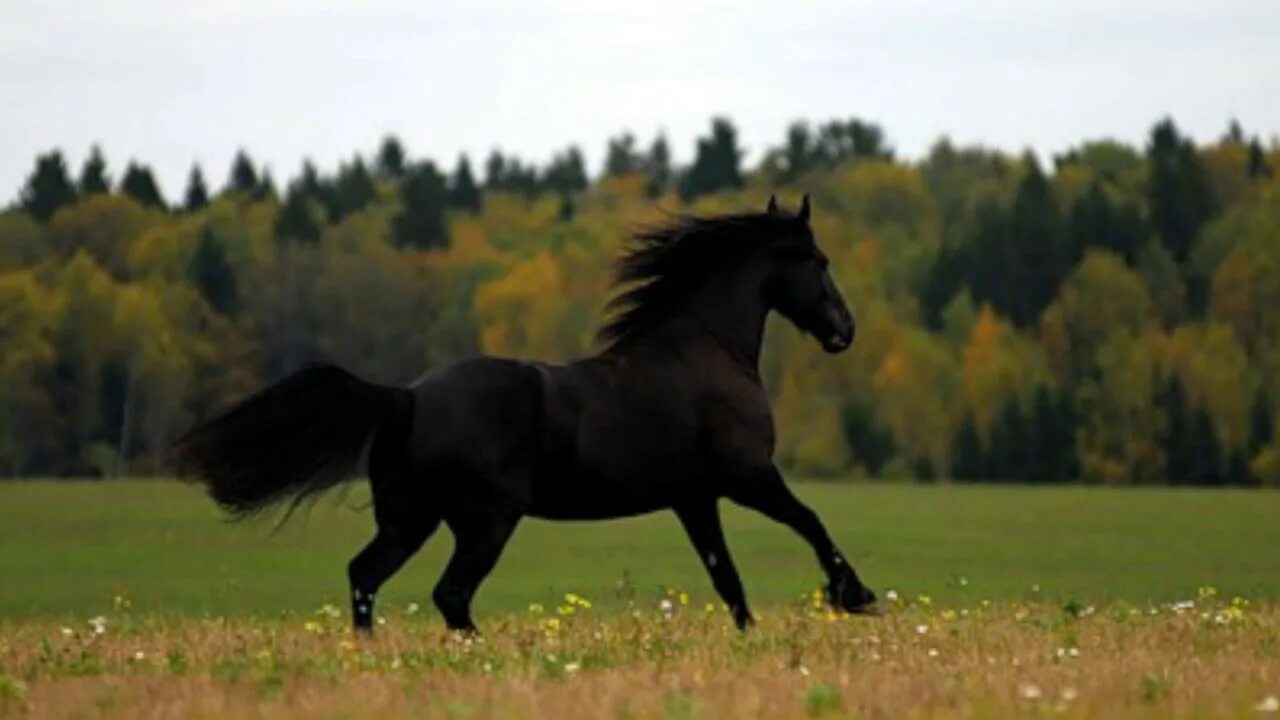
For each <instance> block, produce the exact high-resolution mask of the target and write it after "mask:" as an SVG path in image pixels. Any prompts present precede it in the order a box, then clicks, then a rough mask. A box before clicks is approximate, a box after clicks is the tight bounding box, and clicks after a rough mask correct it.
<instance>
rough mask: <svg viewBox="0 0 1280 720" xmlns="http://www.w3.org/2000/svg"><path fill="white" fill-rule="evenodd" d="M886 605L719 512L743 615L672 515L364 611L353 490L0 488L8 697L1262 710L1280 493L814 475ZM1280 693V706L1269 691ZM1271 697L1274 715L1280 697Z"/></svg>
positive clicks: (643, 708) (231, 703)
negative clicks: (352, 588)
mask: <svg viewBox="0 0 1280 720" xmlns="http://www.w3.org/2000/svg"><path fill="white" fill-rule="evenodd" d="M796 487H797V490H798V492H799V493H800V494H801V495H802V496H804V497H805V499H806V500H807V501H808V502H810V503H811V504H812V505H813V507H814V508H815V509H816V510H817V511H818V512H819V513H820V514H821V515H822V516H823V518H824V519H825V520H826V521H827V523H828V526H829V527H830V529H831V532H832V534H833V536H835V537H836V538H837V540H838V542H840V544H841V545H842V546H843V547H844V548H845V550H846V552H847V554H848V555H849V556H850V558H851V559H852V560H853V561H854V562H855V563H856V564H857V565H858V567H859V569H860V571H861V572H862V574H863V575H864V577H866V579H867V580H868V582H869V583H870V584H872V586H873V587H875V588H876V589H877V590H879V591H880V592H881V596H882V600H883V602H882V605H883V607H884V611H885V614H884V616H883V617H878V618H865V617H845V616H842V615H838V614H833V613H830V612H828V611H827V610H826V609H825V608H824V607H823V606H822V603H821V602H820V599H819V598H817V597H815V596H814V594H813V590H814V588H815V587H816V586H817V584H818V581H819V575H818V571H817V569H816V565H815V564H814V562H813V560H812V558H811V556H810V554H809V551H808V549H807V548H806V547H804V546H803V544H802V543H800V541H799V540H798V539H796V538H794V537H793V536H791V535H790V534H789V533H788V532H787V531H785V530H783V529H781V528H777V527H774V526H772V525H770V524H769V523H768V522H767V521H765V520H763V519H762V518H759V517H756V516H754V515H751V514H749V513H745V512H740V511H737V510H736V509H733V508H731V507H728V506H726V508H725V511H726V523H725V524H726V526H727V533H728V536H729V542H730V546H731V548H732V549H733V551H734V553H735V557H736V559H737V561H738V564H739V566H740V569H741V571H742V574H743V579H744V581H745V583H746V585H747V589H748V593H749V596H750V597H751V599H752V600H753V602H754V604H755V606H756V608H757V613H758V615H759V616H760V623H759V625H758V626H757V627H756V628H754V629H753V630H752V631H751V632H749V633H746V634H739V633H737V632H735V631H733V630H732V624H731V622H730V620H729V618H728V616H727V614H726V613H725V612H724V610H723V608H722V607H720V606H719V603H718V601H717V600H716V599H715V597H714V595H713V594H712V592H711V589H710V585H709V582H708V581H707V580H706V578H705V577H704V575H703V572H702V569H701V568H700V566H699V565H698V563H697V561H696V559H695V558H694V557H693V553H692V551H691V550H690V549H689V548H688V547H687V543H686V541H685V539H684V538H683V537H682V536H681V535H680V533H679V530H678V528H677V526H676V523H675V521H674V520H673V519H672V518H669V517H665V516H661V515H659V516H652V517H646V518H639V519H635V520H630V521H622V522H614V523H601V524H584V525H560V524H550V523H541V522H527V523H525V524H524V525H522V526H521V528H520V529H519V530H518V531H517V534H516V537H515V538H514V540H513V542H512V544H511V546H510V547H509V549H508V551H507V553H506V554H505V555H504V557H503V559H502V562H501V563H500V564H499V567H498V569H497V570H496V571H495V573H494V574H493V576H492V577H491V578H490V579H489V581H488V582H487V583H486V584H485V585H484V586H483V587H482V588H481V591H480V595H479V597H478V598H477V602H476V610H477V617H478V620H479V623H480V626H481V628H482V630H483V631H484V632H485V636H484V637H483V638H482V639H467V638H462V637H457V636H453V635H450V634H448V633H446V632H445V631H444V629H443V627H442V625H441V623H440V622H439V620H438V616H437V615H436V614H435V611H434V609H433V608H432V607H431V606H430V603H429V602H428V601H427V596H428V593H429V591H430V587H431V585H432V584H433V583H434V581H435V576H436V573H437V572H438V570H439V568H440V566H441V563H442V562H443V559H444V557H445V555H446V554H447V552H448V549H449V546H450V541H449V539H448V533H447V531H445V532H442V533H441V534H440V535H439V536H437V537H436V538H435V539H434V540H433V542H432V543H431V544H430V545H429V547H428V549H427V551H425V552H424V553H423V554H422V555H421V556H420V557H418V558H416V559H415V560H414V561H412V562H411V563H410V564H409V565H408V566H407V567H406V568H405V569H404V570H403V571H402V572H401V573H400V574H399V575H397V576H396V577H395V578H393V579H392V580H391V582H390V583H388V585H387V587H386V588H385V591H384V592H383V593H382V594H381V596H380V607H379V610H380V616H381V618H382V624H380V626H379V628H378V633H377V635H376V636H375V637H374V638H373V639H371V640H368V639H361V638H356V637H353V636H351V634H350V633H349V631H348V630H347V623H348V617H347V608H346V605H345V595H346V585H345V578H344V566H345V563H346V561H347V559H348V557H349V556H350V555H351V554H352V553H353V552H354V551H355V550H356V549H358V547H359V546H360V544H361V543H362V542H363V541H364V540H365V539H366V538H367V537H368V536H369V534H370V532H371V520H370V518H369V514H368V512H367V511H365V510H361V509H360V508H361V507H362V506H363V505H364V503H365V502H366V500H365V495H364V493H363V490H362V488H360V487H358V486H355V487H353V488H352V491H351V492H350V493H348V494H347V495H346V496H345V497H342V498H330V499H326V500H323V501H321V503H320V504H319V505H317V506H316V507H315V508H313V509H312V510H311V511H310V512H309V513H307V514H305V515H299V516H297V517H295V518H294V520H293V521H292V522H291V523H290V524H288V525H286V526H284V528H283V529H281V530H280V531H279V532H275V533H273V527H274V526H273V525H272V523H271V522H269V521H263V522H257V523H249V524H230V523H227V522H225V521H224V520H223V519H222V518H221V517H220V516H219V515H218V513H217V511H216V509H215V508H213V507H212V505H211V504H210V503H208V502H207V501H206V500H205V499H204V498H203V497H202V496H201V494H200V493H199V491H198V490H197V489H195V488H192V487H189V486H184V485H180V484H176V483H172V482H164V481H138V482H111V483H76V482H38V483H11V484H5V485H0V578H3V583H2V584H0V587H3V590H0V716H32V717H66V716H79V717H85V716H90V717H92V716H101V717H137V716H140V715H148V716H167V717H228V716H231V717H293V716H298V715H313V716H323V717H388V716H391V717H399V716H415V717H422V716H432V717H512V716H555V717H718V716H736V717H742V716H747V717H792V716H795V717H804V716H810V717H816V716H826V715H830V716H833V717H841V716H852V717H909V716H928V717H935V716H942V717H1003V716H1009V715H1026V716H1043V715H1045V714H1055V715H1057V714H1061V715H1063V716H1066V717H1083V716H1097V715H1126V716H1140V717H1162V718H1163V717H1171V716H1177V717H1199V716H1206V715H1208V716H1232V715H1234V716H1239V717H1257V716H1258V714H1259V713H1267V712H1269V710H1268V708H1271V707H1272V706H1273V705H1277V702H1276V700H1275V699H1274V698H1275V696H1277V695H1280V604H1277V600H1278V599H1280V553H1277V551H1276V550H1277V548H1280V523H1276V522H1275V518H1276V517H1280V494H1276V493H1270V492H1246V491H1207V490H1170V489H1124V490H1118V489H1102V488H1085V487H1078V486H1073V487H1037V488H1029V487H1004V486H918V485H911V486H904V485H889V484H820V483H801V484H797V486H796ZM1277 709H1280V708H1277ZM1270 712H1275V711H1274V710H1270Z"/></svg>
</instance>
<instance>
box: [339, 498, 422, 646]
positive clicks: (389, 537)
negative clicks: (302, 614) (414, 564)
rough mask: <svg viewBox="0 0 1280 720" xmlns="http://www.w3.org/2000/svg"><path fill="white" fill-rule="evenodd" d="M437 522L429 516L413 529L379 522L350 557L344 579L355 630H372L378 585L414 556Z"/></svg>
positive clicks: (379, 586) (362, 631) (365, 631)
mask: <svg viewBox="0 0 1280 720" xmlns="http://www.w3.org/2000/svg"><path fill="white" fill-rule="evenodd" d="M439 524H440V521H439V520H432V521H429V522H427V523H425V524H424V525H423V526H421V527H418V528H415V529H407V528H402V527H385V526H379V528H378V532H377V534H376V535H375V536H374V538H373V540H371V541H370V542H369V544H368V545H366V546H365V547H364V549H363V550H361V551H360V552H359V554H357V555H356V556H355V557H354V558H352V559H351V562H350V563H349V564H348V565H347V579H348V580H349V581H350V583H351V618H352V623H353V624H354V626H355V629H356V631H357V632H361V633H371V632H373V602H374V598H375V596H376V595H377V593H378V589H379V588H381V587H382V584H383V583H385V582H386V581H387V579H388V578H390V577H391V576H392V575H394V574H395V573H396V571H398V570H399V569H400V568H401V567H403V566H404V564H405V562H406V561H407V560H408V559H409V558H410V557H413V554H414V553H416V552H417V551H418V549H419V548H421V547H422V544H423V543H424V542H426V541H427V538H428V537H429V536H430V535H431V533H432V532H433V531H435V529H436V527H438V526H439Z"/></svg>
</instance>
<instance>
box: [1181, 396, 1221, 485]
mask: <svg viewBox="0 0 1280 720" xmlns="http://www.w3.org/2000/svg"><path fill="white" fill-rule="evenodd" d="M1188 440H1189V443H1190V450H1189V452H1188V456H1189V458H1188V459H1189V460H1190V461H1191V466H1190V467H1191V470H1190V473H1189V474H1188V482H1190V483H1191V484H1193V485H1221V484H1222V482H1223V480H1224V478H1223V472H1222V471H1223V465H1224V462H1223V460H1224V457H1223V451H1222V445H1221V443H1219V442H1218V433H1217V432H1215V431H1214V429H1213V418H1211V417H1210V416H1209V412H1208V411H1207V410H1205V409H1204V408H1196V410H1195V413H1194V414H1193V415H1192V419H1191V433H1190V436H1189V438H1188Z"/></svg>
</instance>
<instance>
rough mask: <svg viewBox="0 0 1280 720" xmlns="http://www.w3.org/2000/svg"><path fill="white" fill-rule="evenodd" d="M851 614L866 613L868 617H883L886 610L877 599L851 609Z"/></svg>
mask: <svg viewBox="0 0 1280 720" xmlns="http://www.w3.org/2000/svg"><path fill="white" fill-rule="evenodd" d="M849 614H850V615H866V616H868V617H883V616H884V610H883V609H881V607H880V604H879V603H877V602H876V601H875V600H872V601H871V602H868V603H863V604H861V605H859V606H857V607H855V608H853V609H852V610H850V611H849Z"/></svg>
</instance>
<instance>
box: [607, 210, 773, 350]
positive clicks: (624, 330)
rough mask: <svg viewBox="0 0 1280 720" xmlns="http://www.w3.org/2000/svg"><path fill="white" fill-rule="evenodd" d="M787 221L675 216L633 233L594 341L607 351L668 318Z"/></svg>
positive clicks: (765, 217)
mask: <svg viewBox="0 0 1280 720" xmlns="http://www.w3.org/2000/svg"><path fill="white" fill-rule="evenodd" d="M793 220H794V218H793V216H791V215H789V214H787V215H784V214H782V213H767V212H766V213H738V214H729V215H712V216H707V217H698V216H693V215H680V216H677V217H675V218H674V219H673V220H671V221H670V222H667V223H664V224H661V225H652V226H647V227H643V228H641V229H640V230H638V231H637V232H635V233H634V234H633V235H632V237H631V239H632V243H633V244H632V246H631V248H630V249H628V250H627V252H626V253H624V254H623V255H622V256H621V257H620V258H618V260H617V262H616V264H615V265H614V287H615V288H616V289H617V290H616V293H615V294H614V296H613V297H612V298H611V299H610V300H609V302H608V304H606V305H605V311H606V313H607V314H608V315H609V316H610V319H609V320H608V322H607V323H606V324H605V325H604V326H603V327H601V328H600V330H599V331H598V332H597V333H596V339H597V340H598V341H599V342H600V344H601V345H602V346H603V347H604V349H605V350H606V351H607V350H611V349H615V348H618V347H619V346H621V345H624V344H626V342H627V341H628V340H629V339H631V338H633V337H635V336H636V334H637V333H640V332H643V331H644V330H645V329H647V328H649V327H651V326H652V325H653V324H654V322H655V321H658V320H660V319H662V318H666V317H670V315H671V314H672V312H673V311H674V309H675V308H677V307H681V306H683V305H684V303H685V301H686V299H687V298H688V296H689V293H690V292H692V291H693V290H694V289H695V288H696V287H697V286H698V285H700V284H701V283H702V281H703V280H705V279H706V277H707V276H708V275H710V274H712V273H714V272H715V271H716V270H717V268H719V267H720V266H721V265H722V264H723V262H724V260H725V259H726V258H730V257H735V256H738V255H740V254H742V253H743V252H746V251H749V250H751V249H754V248H756V247H758V245H759V243H761V242H765V241H767V240H769V239H771V238H774V237H777V235H778V234H779V232H780V231H781V230H782V229H783V224H784V223H786V222H789V221H793Z"/></svg>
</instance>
